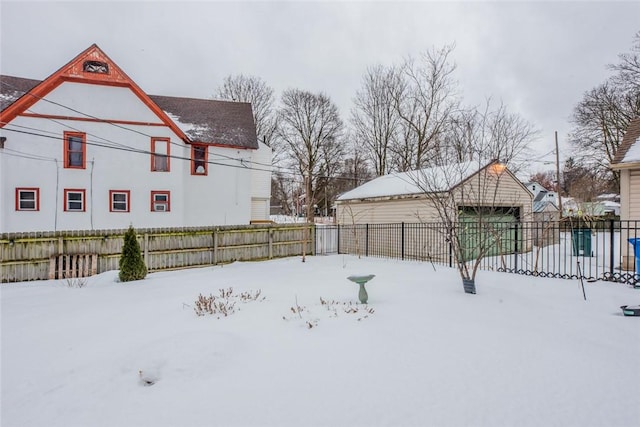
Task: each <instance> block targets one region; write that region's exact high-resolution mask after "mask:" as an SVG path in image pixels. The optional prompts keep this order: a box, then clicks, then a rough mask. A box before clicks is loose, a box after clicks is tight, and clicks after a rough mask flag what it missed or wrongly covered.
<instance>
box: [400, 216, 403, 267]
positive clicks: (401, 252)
mask: <svg viewBox="0 0 640 427" xmlns="http://www.w3.org/2000/svg"><path fill="white" fill-rule="evenodd" d="M401 242H402V249H401V251H400V254H401V256H402V260H403V261H404V221H403V222H402V238H401Z"/></svg>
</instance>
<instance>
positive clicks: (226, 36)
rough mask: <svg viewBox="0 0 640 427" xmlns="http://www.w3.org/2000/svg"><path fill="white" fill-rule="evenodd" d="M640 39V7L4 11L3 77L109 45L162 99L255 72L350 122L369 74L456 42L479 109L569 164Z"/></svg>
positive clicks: (76, 6) (0, 26)
mask: <svg viewBox="0 0 640 427" xmlns="http://www.w3.org/2000/svg"><path fill="white" fill-rule="evenodd" d="M639 30H640V2H638V1H633V2H538V1H536V2H504V1H503V2H477V1H476V2H428V1H414V2H401V1H388V2H373V1H359V2H346V1H337V2H276V1H260V2H238V1H236V2H214V1H201V2H178V1H171V2H166V1H153V2H151V1H148V2H124V1H111V2H88V1H85V2H77V1H76V2H54V1H48V2H31V1H24V0H22V1H20V2H15V1H6V0H0V48H1V53H0V73H2V74H7V75H14V76H20V77H27V78H34V79H44V78H46V77H47V76H48V75H50V74H51V73H53V72H54V71H56V70H57V69H58V68H60V67H61V66H62V65H64V64H65V63H66V62H68V61H69V60H71V59H72V58H73V57H74V56H75V55H77V54H78V53H80V52H81V51H82V50H84V49H86V48H87V47H88V46H90V45H91V44H92V43H97V44H98V46H100V48H101V49H102V50H104V51H105V53H106V54H107V55H109V56H110V57H111V59H113V60H114V61H115V62H116V63H117V64H118V65H119V66H120V67H121V68H122V69H123V70H124V71H125V72H126V73H127V74H128V75H129V76H130V77H131V78H132V79H133V80H134V81H135V82H136V83H137V84H138V85H140V86H141V87H142V89H143V90H145V91H146V92H147V93H149V94H154V95H170V96H186V97H197V98H209V97H210V96H211V95H212V94H213V93H214V92H215V89H216V88H217V87H218V86H219V85H220V83H221V81H222V79H223V78H224V77H225V76H226V75H229V74H241V73H242V74H245V75H256V76H259V77H261V78H262V79H264V80H265V81H266V82H267V83H268V84H269V85H271V86H272V87H273V88H274V89H275V91H276V93H277V94H278V95H279V94H280V93H281V92H282V90H284V89H287V88H298V89H304V90H309V91H313V92H320V91H323V92H325V93H326V94H328V95H329V96H330V97H331V98H332V99H333V100H334V102H335V103H336V104H337V105H338V107H339V108H340V112H341V115H342V118H343V119H344V120H345V121H347V120H348V118H349V111H350V109H351V106H352V98H353V96H354V95H355V92H356V90H357V89H358V88H359V87H360V83H361V78H362V75H363V73H364V71H365V69H366V68H367V66H370V65H374V64H384V65H390V64H393V63H399V62H401V61H402V59H403V58H404V57H406V56H407V55H418V54H419V53H420V52H421V51H424V50H426V49H429V48H432V47H436V48H439V47H442V46H443V45H445V44H450V43H455V44H456V48H455V50H454V52H453V59H454V61H455V63H456V65H457V70H456V74H455V76H456V78H457V79H458V81H459V83H460V87H461V90H462V92H463V94H464V99H465V101H466V103H467V104H473V105H476V104H480V103H483V101H484V99H485V98H486V97H491V98H492V99H493V100H495V101H496V102H500V101H502V102H504V103H505V104H506V105H507V106H508V108H509V110H510V111H513V112H517V113H519V114H521V115H522V116H523V117H524V118H526V119H527V120H529V121H531V122H532V123H533V124H535V125H536V126H537V127H538V128H539V129H540V131H541V137H540V139H539V140H538V141H537V143H536V146H535V147H534V148H535V150H536V152H537V153H539V154H544V153H547V152H548V151H550V150H552V149H553V140H554V131H556V130H557V131H558V133H559V138H560V143H561V150H560V152H561V156H562V157H563V158H564V157H566V156H567V155H569V154H570V148H569V146H568V145H567V144H566V134H567V133H568V132H569V130H570V123H569V118H570V115H571V112H572V108H573V106H574V105H575V104H576V103H577V102H578V101H579V100H580V99H581V97H582V94H583V93H584V92H585V91H587V90H589V89H591V88H593V87H594V86H596V85H598V84H599V83H602V82H603V81H604V80H605V79H606V78H607V76H608V75H609V71H608V70H607V68H606V65H607V64H610V63H613V62H616V61H617V55H618V54H619V53H622V52H628V51H629V50H630V47H631V44H632V40H633V35H634V34H635V33H636V32H637V31H639ZM546 159H549V160H552V159H553V156H548V157H547V158H546ZM539 165H540V170H544V169H548V168H551V167H552V166H549V165H544V164H542V163H539Z"/></svg>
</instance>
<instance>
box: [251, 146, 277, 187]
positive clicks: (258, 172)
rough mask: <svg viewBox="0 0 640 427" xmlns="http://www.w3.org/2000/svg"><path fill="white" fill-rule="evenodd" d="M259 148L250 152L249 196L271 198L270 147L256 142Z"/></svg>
mask: <svg viewBox="0 0 640 427" xmlns="http://www.w3.org/2000/svg"><path fill="white" fill-rule="evenodd" d="M258 145H259V148H258V149H257V150H255V151H253V152H252V153H251V167H252V169H253V170H252V171H251V197H258V198H266V199H269V198H271V159H272V156H273V154H272V150H271V148H270V147H269V146H268V145H266V144H264V143H262V142H259V143H258Z"/></svg>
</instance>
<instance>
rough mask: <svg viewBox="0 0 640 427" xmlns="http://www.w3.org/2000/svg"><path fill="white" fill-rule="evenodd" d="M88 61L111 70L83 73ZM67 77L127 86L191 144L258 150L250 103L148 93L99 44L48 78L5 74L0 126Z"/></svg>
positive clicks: (1, 86)
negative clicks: (106, 66) (96, 62)
mask: <svg viewBox="0 0 640 427" xmlns="http://www.w3.org/2000/svg"><path fill="white" fill-rule="evenodd" d="M87 61H98V62H101V63H105V64H107V65H108V67H109V68H108V73H87V72H83V67H84V64H85V63H86V62H87ZM65 81H71V82H80V83H87V82H89V83H94V84H105V85H112V86H120V87H128V88H129V89H131V90H132V91H133V92H134V93H135V94H136V96H137V97H138V98H139V99H140V100H141V101H142V102H143V103H145V104H146V105H147V106H148V107H149V109H151V110H152V111H153V112H154V113H155V114H156V116H158V118H159V119H160V120H161V121H162V122H163V123H165V124H166V125H167V126H168V127H170V128H171V129H172V130H173V131H174V133H175V134H176V135H178V136H179V137H180V138H181V139H182V140H183V141H185V142H187V143H204V144H212V145H220V146H229V147H234V148H251V149H256V148H258V142H257V137H256V130H255V124H254V122H253V113H252V111H251V104H249V103H239V102H232V101H213V100H205V99H193V98H178V97H167V96H153V95H147V94H146V93H145V92H143V91H142V89H140V87H139V86H138V85H137V84H136V83H135V82H134V81H133V80H131V79H130V78H129V77H128V76H127V75H126V74H125V73H124V71H122V70H121V69H120V68H119V67H118V66H117V65H116V64H115V63H114V62H113V61H112V60H111V59H110V58H109V57H108V56H107V55H106V54H105V53H104V52H102V50H101V49H100V48H99V47H98V46H97V45H95V44H93V45H91V46H90V47H89V48H88V49H86V50H85V51H83V52H82V53H80V54H79V55H78V56H76V57H75V58H74V59H72V60H71V61H70V62H69V63H67V64H66V65H64V66H63V67H61V68H60V69H59V70H58V71H56V72H55V73H53V74H52V75H50V76H49V77H47V78H46V79H45V80H42V81H39V80H33V79H25V78H21V77H14V76H0V127H3V126H4V125H5V124H7V123H8V122H10V121H11V120H13V119H14V118H15V117H16V116H18V115H19V114H21V113H23V112H24V111H25V110H27V109H28V108H29V107H31V106H32V105H33V104H35V103H36V102H37V101H38V100H40V99H42V98H44V97H45V96H46V95H47V94H48V93H50V92H51V91H52V90H53V89H55V88H56V87H58V86H59V85H61V84H62V83H64V82H65ZM107 119H108V118H107Z"/></svg>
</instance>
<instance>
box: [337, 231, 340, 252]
mask: <svg viewBox="0 0 640 427" xmlns="http://www.w3.org/2000/svg"><path fill="white" fill-rule="evenodd" d="M337 227H338V236H337V237H338V254H340V224H338V225H337Z"/></svg>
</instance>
